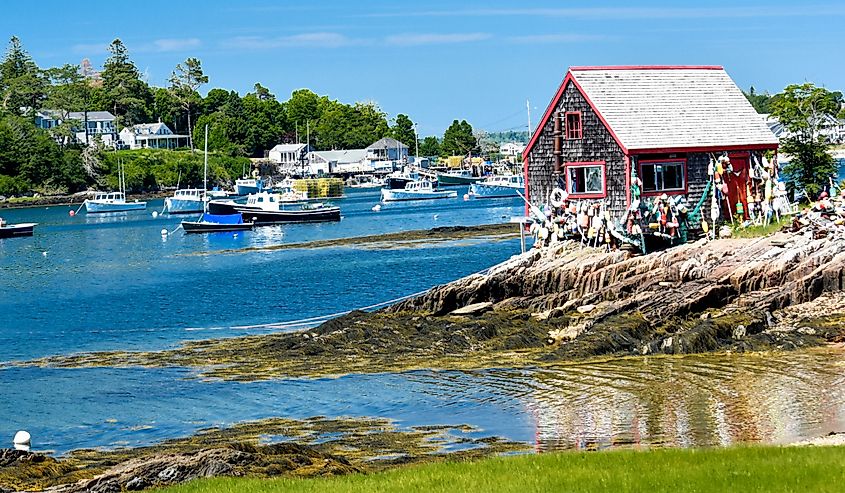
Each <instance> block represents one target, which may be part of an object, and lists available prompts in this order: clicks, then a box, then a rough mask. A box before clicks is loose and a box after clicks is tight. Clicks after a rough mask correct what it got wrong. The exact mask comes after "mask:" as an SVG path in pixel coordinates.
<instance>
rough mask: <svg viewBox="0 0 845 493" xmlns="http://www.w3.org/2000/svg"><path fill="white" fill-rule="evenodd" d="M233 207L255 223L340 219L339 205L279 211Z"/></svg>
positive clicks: (240, 206) (311, 221) (313, 221)
mask: <svg viewBox="0 0 845 493" xmlns="http://www.w3.org/2000/svg"><path fill="white" fill-rule="evenodd" d="M234 208H235V210H236V211H238V212H240V213H241V215H242V216H243V217H244V219H245V220H249V221H253V222H255V224H256V225H263V224H287V223H318V222H332V221H340V208H339V207H325V208H321V209H302V210H293V209H291V210H280V211H264V210H261V209H253V208H250V207H246V206H242V205H235V207H234Z"/></svg>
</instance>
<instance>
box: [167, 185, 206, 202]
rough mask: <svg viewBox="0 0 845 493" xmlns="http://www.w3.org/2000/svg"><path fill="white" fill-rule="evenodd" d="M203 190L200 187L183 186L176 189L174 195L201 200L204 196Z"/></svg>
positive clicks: (178, 197) (180, 197)
mask: <svg viewBox="0 0 845 493" xmlns="http://www.w3.org/2000/svg"><path fill="white" fill-rule="evenodd" d="M203 192H204V191H203V190H201V189H199V188H182V189H179V190H176V192H175V193H174V194H173V196H174V197H175V198H177V199H185V200H199V199H200V198H202V195H203Z"/></svg>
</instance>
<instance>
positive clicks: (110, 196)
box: [94, 192, 126, 202]
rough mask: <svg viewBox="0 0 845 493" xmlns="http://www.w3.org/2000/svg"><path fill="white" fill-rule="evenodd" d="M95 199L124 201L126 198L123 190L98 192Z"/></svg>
mask: <svg viewBox="0 0 845 493" xmlns="http://www.w3.org/2000/svg"><path fill="white" fill-rule="evenodd" d="M94 200H99V201H103V202H122V201H124V200H126V196H125V195H124V194H123V192H97V193H95V194H94Z"/></svg>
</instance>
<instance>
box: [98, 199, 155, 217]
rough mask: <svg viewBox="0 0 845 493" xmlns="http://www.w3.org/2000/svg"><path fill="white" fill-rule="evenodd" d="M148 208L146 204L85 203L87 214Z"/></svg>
mask: <svg viewBox="0 0 845 493" xmlns="http://www.w3.org/2000/svg"><path fill="white" fill-rule="evenodd" d="M146 208H147V203H146V202H123V203H104V202H95V201H92V200H86V201H85V212H87V213H88V214H99V213H105V212H129V211H142V210H145V209H146Z"/></svg>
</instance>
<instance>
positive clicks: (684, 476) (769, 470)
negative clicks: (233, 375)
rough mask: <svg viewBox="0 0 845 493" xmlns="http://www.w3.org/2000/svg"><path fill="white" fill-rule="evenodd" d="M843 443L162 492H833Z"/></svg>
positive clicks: (442, 466) (843, 465) (536, 458)
mask: <svg viewBox="0 0 845 493" xmlns="http://www.w3.org/2000/svg"><path fill="white" fill-rule="evenodd" d="M843 471H845V458H843V455H842V449H841V447H729V448H724V449H657V450H653V449H652V450H646V451H636V450H614V451H605V452H598V453H594V452H559V453H550V454H538V455H520V456H516V457H496V458H489V459H483V460H479V461H472V462H446V463H438V464H424V465H419V466H412V467H407V468H400V469H395V470H390V471H385V472H379V473H375V474H351V475H346V476H338V477H329V478H310V479H303V478H278V479H270V480H267V479H251V478H215V479H202V480H198V481H194V482H190V483H186V484H183V485H178V486H173V487H169V488H165V489H162V490H157V491H160V492H161V493H214V492H229V491H239V492H244V493H258V492H260V493H275V492H279V493H292V492H321V493H345V492H353V491H354V492H358V491H391V492H397V493H401V492H419V491H426V492H431V493H436V492H444V493H445V492H454V491H491V492H492V491H494V492H503V493H504V492H513V493H528V492H548V491H579V492H606V493H620V492H639V491H649V492H655V493H658V492H666V493H676V492H687V491H688V492H693V491H694V492H699V493H707V492H714V493H715V492H720V493H721V492H725V491H742V492H761V493H762V492H766V493H777V492H784V493H786V492H794V491H813V492H834V491H839V490H840V488H841V485H842V483H843V481H845V472H843Z"/></svg>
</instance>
